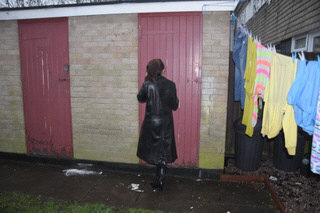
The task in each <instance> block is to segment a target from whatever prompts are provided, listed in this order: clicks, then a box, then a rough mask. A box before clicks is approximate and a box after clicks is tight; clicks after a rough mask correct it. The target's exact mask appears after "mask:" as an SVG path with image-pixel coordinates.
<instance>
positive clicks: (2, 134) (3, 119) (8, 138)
mask: <svg viewBox="0 0 320 213" xmlns="http://www.w3.org/2000/svg"><path fill="white" fill-rule="evenodd" d="M0 29H1V30H0V152H13V153H26V141H25V129H24V117H23V101H22V89H21V72H20V57H19V37H18V24H17V22H16V21H0Z"/></svg>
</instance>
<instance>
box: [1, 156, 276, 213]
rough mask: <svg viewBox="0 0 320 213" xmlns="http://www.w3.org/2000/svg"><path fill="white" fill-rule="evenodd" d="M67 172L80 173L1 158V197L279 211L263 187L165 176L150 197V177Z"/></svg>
mask: <svg viewBox="0 0 320 213" xmlns="http://www.w3.org/2000/svg"><path fill="white" fill-rule="evenodd" d="M71 168H76V169H83V168H81V167H80V166H79V165H77V164H75V165H74V166H71V167H70V166H67V165H56V164H43V163H37V162H22V161H15V160H5V159H0V192H5V191H11V192H21V193H25V194H32V195H42V196H44V197H51V198H55V199H59V200H70V201H77V202H79V203H103V204H106V205H108V206H117V207H126V208H129V207H130V208H143V209H152V210H162V211H164V212H210V213H212V212H214V213H216V212H217V213H220V212H224V213H226V212H230V213H236V212H246V213H251V212H252V213H256V212H259V213H263V212H278V210H277V208H276V206H275V204H274V202H273V200H272V198H271V196H270V193H269V191H268V190H267V189H266V187H265V186H264V184H263V183H229V182H220V181H218V180H200V179H192V178H183V177H171V176H169V177H167V178H166V180H165V186H164V190H163V191H162V192H154V191H153V190H152V188H151V186H150V183H151V182H152V180H153V176H151V175H149V174H141V173H132V172H131V173H126V172H120V171H114V170H106V169H104V170H103V169H99V168H97V167H91V168H88V169H90V170H94V171H102V174H101V175H76V176H66V175H65V173H64V172H63V170H65V169H71ZM132 184H139V186H138V187H136V189H137V191H134V190H132ZM133 186H137V185H133ZM133 189H135V188H133ZM139 190H141V192H138V191H139Z"/></svg>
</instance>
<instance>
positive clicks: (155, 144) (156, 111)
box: [137, 77, 179, 164]
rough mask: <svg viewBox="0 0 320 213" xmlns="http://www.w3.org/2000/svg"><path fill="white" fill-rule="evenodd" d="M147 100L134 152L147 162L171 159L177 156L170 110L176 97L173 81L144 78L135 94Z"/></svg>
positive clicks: (142, 99) (174, 107)
mask: <svg viewBox="0 0 320 213" xmlns="http://www.w3.org/2000/svg"><path fill="white" fill-rule="evenodd" d="M137 98H138V101H139V102H146V113H145V117H144V120H143V123H142V127H141V131H140V137H139V144H138V152H137V156H138V157H139V158H141V159H142V160H144V161H146V162H148V163H150V164H158V163H159V161H160V160H164V161H165V162H167V163H171V162H173V161H175V160H176V159H177V151H176V144H175V139H174V126H173V116H172V110H176V109H177V108H178V105H179V100H178V98H177V93H176V85H175V83H174V82H172V81H170V80H168V79H166V78H165V77H160V78H159V79H158V80H157V82H156V83H152V82H150V81H145V82H144V83H143V85H142V87H141V89H140V91H139V93H138V95H137Z"/></svg>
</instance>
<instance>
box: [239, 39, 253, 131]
mask: <svg viewBox="0 0 320 213" xmlns="http://www.w3.org/2000/svg"><path fill="white" fill-rule="evenodd" d="M256 61H257V43H256V42H254V41H253V40H252V38H251V37H250V36H249V37H248V49H247V63H246V70H245V73H244V79H245V84H244V88H245V90H246V98H245V102H244V111H243V117H242V124H243V125H245V126H246V127H247V128H246V134H247V135H248V136H250V137H251V136H252V135H253V127H252V125H251V123H252V113H253V107H254V105H253V99H252V96H253V90H254V85H255V79H256Z"/></svg>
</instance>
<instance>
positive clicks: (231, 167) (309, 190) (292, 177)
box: [225, 158, 320, 213]
mask: <svg viewBox="0 0 320 213" xmlns="http://www.w3.org/2000/svg"><path fill="white" fill-rule="evenodd" d="M225 173H226V174H237V175H267V176H268V177H269V180H270V183H271V184H272V186H273V188H274V190H275V191H276V193H277V194H278V196H279V198H280V200H281V202H282V203H283V205H284V206H285V208H286V211H287V212H304V213H306V212H308V213H309V212H310V213H315V212H320V175H315V174H313V173H312V172H310V176H309V177H305V176H303V175H301V174H300V170H298V171H296V172H285V171H281V170H278V169H276V168H275V167H274V166H273V162H272V159H267V158H266V159H263V160H262V162H261V167H260V168H259V169H258V170H257V171H254V172H245V171H242V170H240V169H238V168H237V167H236V166H235V160H234V159H229V160H228V163H227V166H226V167H225Z"/></svg>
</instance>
